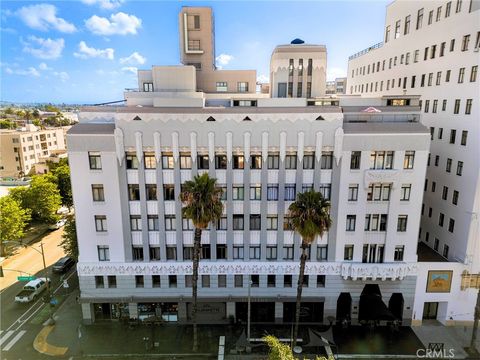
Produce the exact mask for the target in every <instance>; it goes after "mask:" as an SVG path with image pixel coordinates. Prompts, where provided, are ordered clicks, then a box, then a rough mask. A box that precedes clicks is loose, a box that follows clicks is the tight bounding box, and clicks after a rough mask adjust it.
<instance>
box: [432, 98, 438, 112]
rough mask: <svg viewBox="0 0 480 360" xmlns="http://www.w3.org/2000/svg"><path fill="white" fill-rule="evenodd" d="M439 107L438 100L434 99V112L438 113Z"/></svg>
mask: <svg viewBox="0 0 480 360" xmlns="http://www.w3.org/2000/svg"><path fill="white" fill-rule="evenodd" d="M437 107H438V100H433V107H432V113H434V114H436V113H437Z"/></svg>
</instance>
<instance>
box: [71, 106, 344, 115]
mask: <svg viewBox="0 0 480 360" xmlns="http://www.w3.org/2000/svg"><path fill="white" fill-rule="evenodd" d="M81 111H82V112H109V113H111V112H114V113H136V114H142V113H162V114H247V113H248V114H278V113H299V114H318V113H341V112H342V109H341V108H340V107H338V106H296V107H290V106H285V107H282V106H278V107H255V106H232V107H220V106H219V107H213V106H212V107H134V106H89V107H84V108H82V109H81Z"/></svg>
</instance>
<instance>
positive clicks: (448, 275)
mask: <svg viewBox="0 0 480 360" xmlns="http://www.w3.org/2000/svg"><path fill="white" fill-rule="evenodd" d="M452 274H453V271H451V270H430V271H429V272H428V278H427V292H450V288H451V286H452Z"/></svg>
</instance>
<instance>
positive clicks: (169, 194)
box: [163, 185, 175, 201]
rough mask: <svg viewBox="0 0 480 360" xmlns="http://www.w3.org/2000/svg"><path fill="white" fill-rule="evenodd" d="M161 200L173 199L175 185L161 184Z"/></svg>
mask: <svg viewBox="0 0 480 360" xmlns="http://www.w3.org/2000/svg"><path fill="white" fill-rule="evenodd" d="M163 200H164V201H174V200H175V186H174V185H163Z"/></svg>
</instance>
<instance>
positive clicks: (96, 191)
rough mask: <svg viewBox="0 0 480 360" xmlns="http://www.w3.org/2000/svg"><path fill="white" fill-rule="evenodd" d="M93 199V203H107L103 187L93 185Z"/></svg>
mask: <svg viewBox="0 0 480 360" xmlns="http://www.w3.org/2000/svg"><path fill="white" fill-rule="evenodd" d="M92 197H93V201H105V194H104V191H103V185H101V184H92Z"/></svg>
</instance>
